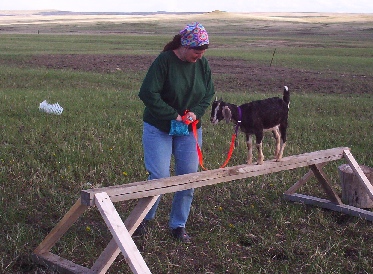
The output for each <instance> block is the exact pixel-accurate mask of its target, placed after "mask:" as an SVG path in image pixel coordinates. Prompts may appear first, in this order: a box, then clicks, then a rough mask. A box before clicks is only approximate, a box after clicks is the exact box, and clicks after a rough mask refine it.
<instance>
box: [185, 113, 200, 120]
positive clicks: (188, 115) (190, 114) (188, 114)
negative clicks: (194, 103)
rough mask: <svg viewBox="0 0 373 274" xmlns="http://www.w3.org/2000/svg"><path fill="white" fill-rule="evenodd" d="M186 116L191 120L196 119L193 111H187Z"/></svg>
mask: <svg viewBox="0 0 373 274" xmlns="http://www.w3.org/2000/svg"><path fill="white" fill-rule="evenodd" d="M186 116H187V117H188V118H189V117H190V118H192V122H194V121H195V120H197V116H196V115H195V114H194V113H193V112H187V114H186Z"/></svg>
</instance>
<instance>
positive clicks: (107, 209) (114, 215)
mask: <svg viewBox="0 0 373 274" xmlns="http://www.w3.org/2000/svg"><path fill="white" fill-rule="evenodd" d="M95 204H96V206H97V208H98V210H99V211H100V213H101V215H102V217H103V219H104V221H105V223H106V225H107V226H108V228H109V230H110V232H111V234H112V235H113V238H114V240H115V242H116V243H117V245H118V247H119V248H120V250H121V251H122V254H123V256H124V258H125V260H126V262H127V263H128V265H129V267H130V268H131V270H132V272H133V273H138V274H147V273H149V274H151V272H150V270H149V268H148V266H147V265H146V263H145V261H144V258H143V257H142V256H141V254H140V251H139V250H138V249H137V247H136V245H135V243H134V242H133V240H132V238H131V235H130V233H129V232H128V230H127V228H126V227H125V225H124V223H123V221H122V219H121V218H120V216H119V214H118V212H117V210H116V209H115V207H114V205H113V203H112V201H111V200H110V197H109V195H107V193H106V192H102V193H96V194H95Z"/></svg>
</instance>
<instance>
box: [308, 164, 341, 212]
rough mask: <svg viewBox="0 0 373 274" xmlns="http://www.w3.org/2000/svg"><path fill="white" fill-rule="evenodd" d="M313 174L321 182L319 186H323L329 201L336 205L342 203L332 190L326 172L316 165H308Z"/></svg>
mask: <svg viewBox="0 0 373 274" xmlns="http://www.w3.org/2000/svg"><path fill="white" fill-rule="evenodd" d="M310 168H311V170H312V171H313V174H314V175H315V177H316V178H317V180H318V181H319V182H320V183H321V186H322V187H323V188H324V190H325V192H326V194H327V195H328V197H329V199H330V201H331V202H333V203H335V204H337V205H343V203H342V201H341V198H339V196H338V194H337V193H336V192H335V191H334V189H333V188H332V187H331V185H330V184H329V183H328V179H327V177H326V174H325V173H324V172H323V171H322V169H321V168H319V167H318V166H316V165H310Z"/></svg>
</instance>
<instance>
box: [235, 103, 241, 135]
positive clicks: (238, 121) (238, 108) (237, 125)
mask: <svg viewBox="0 0 373 274" xmlns="http://www.w3.org/2000/svg"><path fill="white" fill-rule="evenodd" d="M237 112H238V120H237V124H236V130H235V133H236V135H237V133H238V128H239V127H240V125H241V120H242V112H241V108H240V107H239V106H237Z"/></svg>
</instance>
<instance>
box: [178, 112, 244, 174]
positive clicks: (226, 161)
mask: <svg viewBox="0 0 373 274" xmlns="http://www.w3.org/2000/svg"><path fill="white" fill-rule="evenodd" d="M238 115H239V117H240V118H239V121H237V124H236V129H235V132H234V134H233V135H232V140H231V145H230V147H229V151H228V155H227V159H226V160H225V162H224V163H223V164H222V165H221V167H220V168H223V167H225V166H226V165H227V164H228V162H229V160H230V159H231V156H232V153H233V150H234V143H235V141H236V137H237V133H238V128H239V126H240V124H241V109H240V107H238ZM183 120H184V119H183ZM191 124H192V129H193V134H194V138H195V139H196V147H197V153H198V160H199V165H200V166H201V168H202V169H203V170H208V169H207V168H205V166H204V165H203V155H202V150H201V148H200V146H199V144H198V133H197V124H198V120H196V121H193V122H191Z"/></svg>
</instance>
